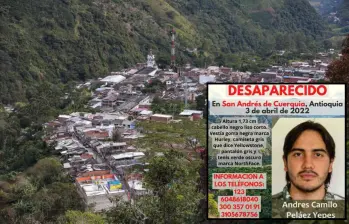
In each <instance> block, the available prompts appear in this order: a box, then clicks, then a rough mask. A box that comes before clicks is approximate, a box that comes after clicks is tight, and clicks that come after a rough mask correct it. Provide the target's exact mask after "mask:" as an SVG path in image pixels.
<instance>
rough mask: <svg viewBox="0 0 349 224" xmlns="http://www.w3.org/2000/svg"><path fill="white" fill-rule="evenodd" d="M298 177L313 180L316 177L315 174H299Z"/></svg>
mask: <svg viewBox="0 0 349 224" xmlns="http://www.w3.org/2000/svg"><path fill="white" fill-rule="evenodd" d="M300 176H301V177H302V178H306V179H307V178H314V177H316V176H317V175H316V174H315V173H301V174H300Z"/></svg>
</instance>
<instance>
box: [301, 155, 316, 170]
mask: <svg viewBox="0 0 349 224" xmlns="http://www.w3.org/2000/svg"><path fill="white" fill-rule="evenodd" d="M313 168H314V163H313V158H312V157H311V155H309V154H308V155H307V154H305V155H304V160H303V169H313Z"/></svg>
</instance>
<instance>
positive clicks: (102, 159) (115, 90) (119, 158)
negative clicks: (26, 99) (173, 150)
mask: <svg viewBox="0 0 349 224" xmlns="http://www.w3.org/2000/svg"><path fill="white" fill-rule="evenodd" d="M325 58H326V57H325V56H324V57H323V58H322V59H319V60H314V61H311V62H292V63H291V65H289V66H287V67H286V66H271V67H270V68H269V69H267V70H266V71H264V72H261V73H250V72H239V71H234V70H233V69H232V68H227V67H222V66H221V67H219V66H209V67H207V68H192V67H191V66H190V65H186V66H184V67H181V68H178V69H177V71H174V70H160V69H158V67H157V66H156V64H155V57H154V55H152V53H150V54H149V55H148V57H147V63H140V64H137V65H136V66H135V67H134V68H130V69H126V70H123V71H121V72H112V73H111V74H110V75H109V76H107V77H104V78H100V79H98V80H90V81H89V82H87V83H84V84H80V85H78V86H77V88H88V89H89V90H91V95H92V99H91V100H90V101H89V103H88V105H86V106H88V107H90V108H92V109H94V110H96V111H98V112H95V113H80V112H75V113H72V114H69V115H60V116H59V117H58V118H57V119H56V120H54V121H51V122H48V123H46V124H45V126H44V130H45V141H46V142H47V143H54V145H55V150H56V152H57V155H60V158H61V161H62V164H63V167H64V169H65V171H66V172H67V173H69V174H70V175H71V177H72V178H73V180H74V182H75V185H76V186H77V189H78V192H79V193H80V194H81V197H82V198H83V199H84V201H85V202H86V205H94V209H95V210H96V211H101V210H104V209H108V208H110V207H111V206H113V200H112V198H114V196H115V195H118V196H119V197H120V198H122V199H123V200H130V201H132V200H134V199H136V198H137V197H140V196H142V195H145V194H149V193H151V192H150V191H149V190H148V189H147V187H146V186H145V184H144V183H143V177H144V174H145V173H146V172H147V171H148V169H147V165H148V164H147V163H146V161H147V160H146V157H147V152H146V150H144V149H140V148H137V145H136V144H135V143H136V141H137V139H139V138H142V137H144V134H143V133H144V130H140V129H138V128H137V122H140V121H149V122H163V123H170V122H183V121H184V120H186V119H188V120H198V119H202V117H203V111H198V110H189V109H184V110H183V111H182V112H180V113H179V114H159V113H153V111H152V104H153V99H154V98H155V97H156V96H157V97H159V98H161V99H163V100H180V101H182V102H183V101H184V102H185V103H188V102H189V103H190V102H191V101H195V98H196V97H197V96H199V95H201V94H203V92H204V90H205V88H206V83H208V82H215V83H220V82H240V83H247V82H250V83H259V82H312V81H313V80H318V79H323V78H324V74H325V72H326V69H327V66H328V63H330V61H328V60H327V59H325ZM153 83H157V84H160V85H161V88H158V89H155V91H144V90H146V89H147V88H149V86H151V85H152V84H153ZM93 85H95V87H97V88H93V89H92V86H93ZM184 122H185V121H184Z"/></svg>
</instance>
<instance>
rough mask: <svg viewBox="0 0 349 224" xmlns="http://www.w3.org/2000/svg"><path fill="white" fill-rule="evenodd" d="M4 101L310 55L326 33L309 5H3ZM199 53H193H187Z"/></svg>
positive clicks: (294, 1) (0, 64)
mask: <svg viewBox="0 0 349 224" xmlns="http://www.w3.org/2000/svg"><path fill="white" fill-rule="evenodd" d="M0 16H1V19H0V31H1V32H0V80H1V81H0V102H3V103H9V102H15V101H18V100H24V99H25V98H26V96H28V95H31V94H33V90H34V89H35V84H36V83H39V82H42V81H50V82H57V83H59V82H63V83H65V82H68V81H70V80H86V79H89V78H92V77H100V76H105V75H107V74H108V72H109V71H111V70H114V71H115V70H118V69H121V68H125V67H128V66H131V65H133V64H135V63H138V62H144V61H145V57H146V54H147V52H148V50H149V48H152V49H153V52H154V53H155V54H156V57H157V62H158V63H160V64H165V65H166V64H168V63H169V60H170V55H169V54H170V36H169V31H170V30H171V28H172V26H173V27H175V29H176V31H177V48H178V52H179V53H178V55H177V57H178V62H179V63H184V62H187V61H188V62H191V63H193V64H195V65H198V66H200V65H201V66H202V65H203V64H204V61H205V60H206V58H210V59H211V61H214V60H215V58H216V57H218V56H220V55H228V54H230V53H236V52H242V51H251V52H255V53H256V54H259V55H266V54H269V53H270V52H271V51H273V50H275V49H295V50H300V51H306V50H308V48H310V46H313V45H312V43H313V42H314V38H317V39H321V38H322V37H323V34H324V31H325V26H324V25H323V22H322V20H321V18H320V16H319V15H318V14H317V13H316V11H315V9H314V8H313V7H311V5H310V4H309V2H308V1H307V0H205V1H203V0H190V1H188V0H166V1H165V0H128V1H122V0H84V1H82V0H40V1H39V0H17V1H13V0H3V1H2V4H1V6H0ZM187 48H188V49H195V48H197V49H198V52H197V53H187V52H186V51H185V49H187Z"/></svg>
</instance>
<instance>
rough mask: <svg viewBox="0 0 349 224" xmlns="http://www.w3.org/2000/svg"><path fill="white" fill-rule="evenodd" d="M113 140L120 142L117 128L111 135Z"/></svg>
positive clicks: (120, 137)
mask: <svg viewBox="0 0 349 224" xmlns="http://www.w3.org/2000/svg"><path fill="white" fill-rule="evenodd" d="M112 139H113V142H120V141H121V139H122V136H121V134H120V132H119V131H118V130H114V131H113V136H112Z"/></svg>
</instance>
